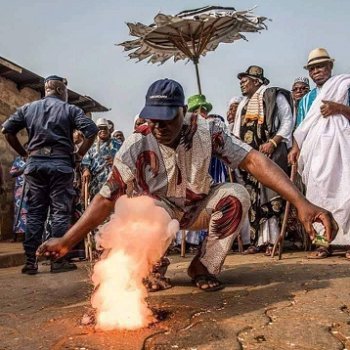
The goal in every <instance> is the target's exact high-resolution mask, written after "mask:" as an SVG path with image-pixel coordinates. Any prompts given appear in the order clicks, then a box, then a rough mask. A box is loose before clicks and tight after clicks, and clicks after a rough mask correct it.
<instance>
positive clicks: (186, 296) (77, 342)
mask: <svg viewBox="0 0 350 350" xmlns="http://www.w3.org/2000/svg"><path fill="white" fill-rule="evenodd" d="M172 261H173V264H172V265H171V266H170V269H169V276H170V277H172V280H173V283H174V285H175V287H174V288H172V289H170V290H167V291H164V292H158V293H154V294H152V295H151V296H150V297H149V302H150V305H151V306H152V307H153V308H155V309H156V310H161V314H162V315H163V316H164V320H163V321H161V322H159V323H157V324H155V325H153V326H152V327H149V328H147V329H141V330H138V331H112V332H101V331H95V330H94V329H93V328H92V327H87V326H81V325H80V320H81V317H82V315H83V314H84V313H85V312H86V310H87V309H89V302H88V298H89V293H90V291H91V286H90V283H89V269H88V265H87V264H80V266H79V270H77V271H74V272H69V273H64V274H57V275H52V274H50V273H49V272H48V267H47V266H42V267H41V273H40V274H38V275H36V276H22V275H21V274H20V273H19V271H20V269H19V268H18V267H15V268H6V269H1V270H0V286H1V287H0V349H1V350H5V349H6V350H9V349H11V350H17V349H18V350H27V349H28V350H29V349H30V350H32V349H35V350H36V349H52V350H63V349H75V350H100V349H120V350H139V349H145V350H149V349H155V350H168V349H169V350H172V349H175V350H180V349H186V350H195V349H196V350H214V349H215V350H216V349H234V350H235V349H237V350H240V349H252V350H253V349H254V350H255V349H256V350H274V349H276V350H287V349H298V350H299V349H300V350H311V349H312V350H314V349H318V350H319V349H321V350H323V349H324V350H336V349H337V350H338V349H339V350H340V349H350V270H349V268H350V262H347V261H345V259H344V258H342V257H341V256H335V257H332V258H329V259H325V260H317V261H315V260H313V261H310V260H307V259H305V253H303V252H298V253H288V254H285V256H284V259H283V260H282V261H277V260H272V259H271V258H267V257H264V256H261V255H259V256H258V255H253V256H241V255H238V254H237V255H231V256H229V257H228V258H227V260H226V263H225V266H224V271H223V273H222V275H221V279H222V281H223V282H225V283H226V284H227V287H226V288H225V289H224V290H223V291H220V292H215V293H205V292H201V291H199V290H197V289H196V288H194V287H193V286H192V285H191V282H190V281H189V279H188V278H187V276H186V267H187V266H188V261H189V258H186V259H181V258H180V257H172Z"/></svg>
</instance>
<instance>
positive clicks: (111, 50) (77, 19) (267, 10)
mask: <svg viewBox="0 0 350 350" xmlns="http://www.w3.org/2000/svg"><path fill="white" fill-rule="evenodd" d="M206 5H220V6H233V7H235V8H236V9H237V10H245V9H249V8H251V7H253V6H255V5H257V8H256V9H255V10H254V13H255V14H257V15H261V16H266V17H268V18H271V19H272V21H271V22H268V23H267V24H268V30H267V31H262V32H261V34H256V33H253V34H247V38H248V39H249V41H248V42H245V41H242V40H241V41H238V42H235V43H234V44H222V45H220V46H219V47H218V48H217V50H216V51H215V52H212V53H209V54H208V55H207V56H206V57H204V58H202V60H201V62H200V72H201V78H202V90H203V93H204V94H205V95H206V96H207V99H208V100H209V101H210V102H212V104H213V105H214V109H213V112H214V113H217V114H221V115H225V114H226V108H227V104H228V101H229V100H230V98H231V97H232V96H234V95H238V94H239V92H240V91H239V86H238V80H237V79H236V75H237V73H239V72H241V71H244V70H246V69H247V67H248V66H249V65H251V64H257V65H260V66H262V67H263V68H264V69H265V75H266V77H267V78H269V79H270V81H271V84H270V86H281V87H285V88H290V86H291V83H292V81H293V79H294V78H295V77H297V76H302V75H305V74H307V72H306V71H305V70H304V69H303V68H302V67H303V66H304V64H305V63H306V60H307V56H308V53H309V51H310V50H311V49H313V48H315V47H325V48H327V49H328V51H329V53H330V55H331V56H332V57H334V58H335V59H336V62H335V69H334V73H345V72H347V73H348V72H350V59H349V57H350V46H349V45H348V40H349V37H350V26H349V18H350V17H349V16H350V1H349V0H332V1H328V0H327V1H326V0H293V1H286V0H244V1H243V0H238V1H228V0H222V1H221V2H220V3H219V2H216V3H210V2H209V1H203V0H186V1H170V0H162V1H160V0H152V1H141V0H99V1H96V0H55V1H53V0H0V37H1V40H0V56H3V57H5V58H7V59H9V60H11V61H13V62H15V63H17V64H19V65H21V66H23V67H25V68H27V69H29V70H31V71H33V72H35V73H37V74H39V75H42V76H47V75H50V74H58V75H61V76H64V77H67V79H68V82H69V87H70V88H71V89H72V90H75V91H77V92H79V93H80V94H82V95H89V96H91V97H92V98H94V99H96V100H97V101H99V102H100V103H102V104H103V105H105V106H106V107H108V108H112V110H111V111H110V112H107V113H99V114H95V116H94V119H96V117H98V116H105V117H107V118H109V119H112V120H113V121H114V122H115V123H116V128H117V129H121V130H123V131H124V132H125V133H126V134H129V133H130V132H131V128H132V124H133V118H134V116H135V114H137V113H138V112H139V111H140V109H141V108H142V106H143V103H144V96H145V93H146V91H147V88H148V86H149V85H150V84H151V83H152V82H153V81H154V80H157V79H160V78H172V79H175V80H177V81H179V82H180V83H181V84H182V85H183V87H184V89H185V93H186V95H187V96H190V95H192V94H195V93H197V88H196V79H195V72H194V67H193V65H192V64H191V63H188V64H186V63H185V61H180V62H177V63H173V62H167V63H165V64H164V65H162V66H158V65H151V64H147V63H146V62H141V63H135V62H134V61H130V60H129V59H128V57H127V53H125V52H123V50H122V48H121V47H119V46H114V44H115V43H120V42H123V41H125V40H130V39H132V38H131V37H130V36H129V32H128V28H127V26H126V24H125V22H142V23H145V24H149V23H151V22H153V18H154V16H155V15H156V14H157V13H158V12H163V13H165V14H176V13H178V12H180V11H182V10H185V9H192V8H197V7H202V6H206Z"/></svg>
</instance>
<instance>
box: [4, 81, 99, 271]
mask: <svg viewBox="0 0 350 350" xmlns="http://www.w3.org/2000/svg"><path fill="white" fill-rule="evenodd" d="M66 85H67V80H66V79H64V78H61V77H58V76H56V75H52V76H49V77H48V78H46V79H45V97H44V98H43V99H41V100H39V101H35V102H32V103H29V104H26V105H24V106H22V107H21V108H19V109H18V110H17V112H16V113H14V114H12V115H11V116H10V117H9V118H8V119H7V120H6V122H5V123H4V124H3V128H2V133H3V134H5V137H6V139H7V141H8V143H9V144H10V146H11V147H12V148H13V149H14V150H15V151H16V152H17V153H19V154H20V155H21V156H23V157H28V161H27V167H26V170H25V172H24V174H25V180H26V183H27V186H28V187H27V188H28V213H27V226H26V232H25V240H24V242H23V246H24V251H25V255H26V262H25V265H24V267H23V268H22V273H25V274H28V275H34V274H36V273H37V272H38V265H37V262H36V258H35V251H36V249H37V248H38V246H39V245H40V244H41V240H42V236H43V232H44V226H45V222H46V219H47V215H48V212H49V211H50V215H51V220H52V236H53V237H61V236H63V234H64V233H65V232H66V231H67V230H68V228H69V226H70V220H71V211H72V200H73V196H74V190H73V176H74V172H73V166H74V162H73V152H74V144H73V131H74V130H75V129H77V130H80V131H81V132H82V133H83V134H84V136H85V139H84V142H83V143H82V145H81V146H80V148H79V150H78V155H79V156H81V157H82V156H84V154H85V153H86V152H87V150H88V149H89V148H90V146H91V145H92V144H93V142H94V140H95V137H96V134H97V132H98V128H97V127H96V125H95V123H94V122H93V121H92V120H91V119H89V118H88V117H87V116H86V115H85V114H84V112H83V111H82V110H81V109H80V108H78V107H76V106H73V105H70V104H68V103H67V100H68V91H67V86H66ZM24 128H26V130H27V132H28V149H27V151H26V150H25V149H24V148H23V147H22V145H21V144H20V142H19V140H18V138H17V135H16V134H17V133H18V132H19V131H20V130H21V129H24ZM74 269H76V265H74V264H71V263H69V262H68V261H67V260H64V259H60V260H56V261H52V262H51V272H65V271H70V270H74Z"/></svg>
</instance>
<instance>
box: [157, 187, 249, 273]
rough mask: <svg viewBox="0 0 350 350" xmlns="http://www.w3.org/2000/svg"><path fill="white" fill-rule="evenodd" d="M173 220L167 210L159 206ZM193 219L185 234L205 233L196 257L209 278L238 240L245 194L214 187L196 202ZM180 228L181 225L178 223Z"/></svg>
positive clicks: (244, 212) (245, 206) (238, 189)
mask: <svg viewBox="0 0 350 350" xmlns="http://www.w3.org/2000/svg"><path fill="white" fill-rule="evenodd" d="M159 205H160V206H162V207H163V208H164V209H166V210H167V212H168V213H169V214H170V216H171V217H172V218H173V219H178V218H177V217H176V215H172V210H171V208H169V207H167V205H166V204H165V203H164V202H162V203H161V204H159ZM196 206H198V208H199V209H198V211H197V213H198V214H197V216H196V218H195V219H194V220H193V221H192V223H191V225H190V227H186V229H188V230H196V231H197V230H202V229H207V230H208V236H207V237H206V239H205V240H204V242H203V244H202V248H201V253H200V261H201V263H202V264H203V265H204V266H205V267H206V268H207V269H208V271H209V273H211V274H219V273H220V271H221V267H222V265H223V263H224V261H225V258H226V255H227V253H228V252H229V250H230V248H231V246H232V243H233V241H234V239H235V238H236V237H237V236H238V234H239V232H240V229H241V227H242V225H243V221H244V218H245V217H246V215H247V212H248V209H249V206H250V197H249V194H248V192H247V190H246V189H245V188H244V187H243V186H241V185H239V184H232V183H223V184H218V185H215V186H214V187H213V188H212V190H211V191H210V192H209V194H208V195H207V196H206V197H205V198H204V199H202V200H200V201H198V202H196ZM180 224H181V222H180Z"/></svg>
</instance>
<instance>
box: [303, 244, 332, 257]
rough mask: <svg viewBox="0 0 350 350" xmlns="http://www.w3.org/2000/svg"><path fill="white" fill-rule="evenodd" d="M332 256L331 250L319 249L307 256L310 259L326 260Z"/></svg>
mask: <svg viewBox="0 0 350 350" xmlns="http://www.w3.org/2000/svg"><path fill="white" fill-rule="evenodd" d="M331 255H332V251H331V249H330V248H328V249H327V248H325V247H318V248H317V249H316V250H315V251H314V252H312V253H311V254H310V255H308V256H307V258H308V259H326V258H329V257H330V256H331Z"/></svg>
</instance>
